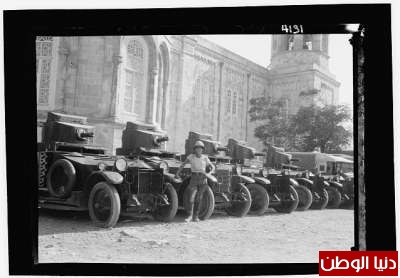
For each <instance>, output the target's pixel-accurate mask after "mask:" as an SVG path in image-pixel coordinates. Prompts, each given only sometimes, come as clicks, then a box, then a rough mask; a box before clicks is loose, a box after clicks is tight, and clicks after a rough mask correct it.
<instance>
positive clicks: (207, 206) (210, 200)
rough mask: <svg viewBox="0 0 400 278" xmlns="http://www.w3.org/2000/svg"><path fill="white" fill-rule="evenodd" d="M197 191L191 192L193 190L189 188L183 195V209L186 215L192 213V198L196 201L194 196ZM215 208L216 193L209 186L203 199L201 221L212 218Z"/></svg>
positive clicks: (200, 209) (200, 213)
mask: <svg viewBox="0 0 400 278" xmlns="http://www.w3.org/2000/svg"><path fill="white" fill-rule="evenodd" d="M194 193H195V191H193V190H191V188H190V187H189V186H188V187H186V189H185V192H184V193H183V207H184V208H185V211H186V213H190V198H192V199H194V196H192V194H194ZM214 208H215V197H214V192H213V191H212V189H211V188H210V186H207V188H206V190H205V191H204V193H203V198H202V202H201V204H200V208H199V218H200V219H201V220H205V219H208V218H210V216H211V215H212V214H213V212H214Z"/></svg>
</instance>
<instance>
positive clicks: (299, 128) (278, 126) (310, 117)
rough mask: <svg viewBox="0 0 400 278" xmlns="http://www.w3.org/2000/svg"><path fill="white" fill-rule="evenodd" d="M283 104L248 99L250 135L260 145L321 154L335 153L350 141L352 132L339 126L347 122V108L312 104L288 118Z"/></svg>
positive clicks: (349, 115)
mask: <svg viewBox="0 0 400 278" xmlns="http://www.w3.org/2000/svg"><path fill="white" fill-rule="evenodd" d="M285 105H286V103H285V101H284V100H283V99H278V100H272V99H271V98H264V97H260V98H253V99H251V100H250V110H249V115H250V121H252V122H256V123H257V127H256V128H255V132H254V135H255V136H256V137H257V138H258V139H259V140H260V141H261V142H263V144H264V145H267V144H273V145H276V146H279V147H284V148H285V149H288V150H297V151H313V150H314V149H315V148H317V147H318V148H320V150H321V152H336V151H340V150H341V149H342V147H343V146H345V145H347V144H348V143H349V142H350V140H351V138H352V132H351V131H350V130H347V129H345V128H344V127H343V123H345V122H348V121H350V120H351V113H350V109H349V108H348V107H347V106H344V105H336V106H335V105H327V106H324V107H320V106H316V105H312V106H307V107H301V108H300V109H299V110H298V112H297V113H296V114H294V115H292V116H288V115H287V113H285Z"/></svg>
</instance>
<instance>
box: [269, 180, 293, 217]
mask: <svg viewBox="0 0 400 278" xmlns="http://www.w3.org/2000/svg"><path fill="white" fill-rule="evenodd" d="M281 199H282V200H281V203H280V204H279V205H278V206H275V207H274V209H275V210H276V211H277V212H282V213H291V212H292V211H294V210H295V209H296V208H297V206H298V204H299V195H298V194H297V191H296V189H294V187H293V186H292V185H291V186H290V188H289V195H288V194H286V196H282V197H281Z"/></svg>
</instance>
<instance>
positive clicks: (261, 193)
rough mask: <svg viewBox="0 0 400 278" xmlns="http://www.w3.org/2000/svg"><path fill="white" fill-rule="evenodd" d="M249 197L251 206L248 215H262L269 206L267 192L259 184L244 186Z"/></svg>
mask: <svg viewBox="0 0 400 278" xmlns="http://www.w3.org/2000/svg"><path fill="white" fill-rule="evenodd" d="M246 186H247V188H248V189H249V191H250V195H251V206H250V210H249V214H253V215H263V214H264V213H265V211H266V210H267V208H268V206H269V195H268V192H267V190H266V189H265V188H264V187H263V186H262V185H260V184H257V183H250V184H246Z"/></svg>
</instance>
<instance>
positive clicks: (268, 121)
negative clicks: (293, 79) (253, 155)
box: [249, 97, 290, 146]
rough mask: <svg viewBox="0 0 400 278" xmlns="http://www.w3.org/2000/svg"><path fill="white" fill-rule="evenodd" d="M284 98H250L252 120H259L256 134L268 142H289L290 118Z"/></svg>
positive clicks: (285, 143) (281, 144)
mask: <svg viewBox="0 0 400 278" xmlns="http://www.w3.org/2000/svg"><path fill="white" fill-rule="evenodd" d="M285 105H286V103H285V101H284V100H283V99H278V100H272V98H264V97H260V98H253V99H251V100H250V110H249V115H250V121H252V122H258V123H259V125H258V126H257V127H256V128H255V136H256V137H257V138H258V139H260V141H262V142H263V144H264V145H265V146H266V145H267V144H273V145H279V146H286V145H287V143H288V128H289V126H290V123H289V119H288V117H287V114H286V113H285Z"/></svg>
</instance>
